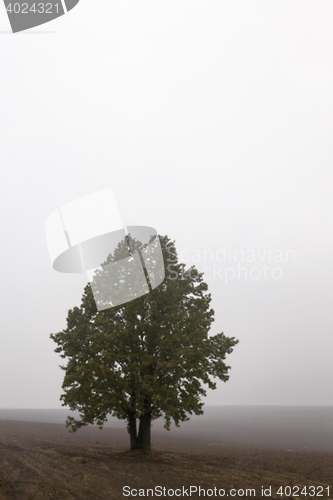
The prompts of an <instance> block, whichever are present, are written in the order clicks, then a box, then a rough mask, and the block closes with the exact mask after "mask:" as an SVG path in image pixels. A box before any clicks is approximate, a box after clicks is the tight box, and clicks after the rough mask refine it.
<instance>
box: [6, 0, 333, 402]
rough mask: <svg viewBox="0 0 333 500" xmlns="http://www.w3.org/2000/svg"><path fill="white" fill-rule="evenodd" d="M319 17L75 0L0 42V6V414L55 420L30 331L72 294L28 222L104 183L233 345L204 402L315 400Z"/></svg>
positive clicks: (249, 6)
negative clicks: (173, 251)
mask: <svg viewBox="0 0 333 500" xmlns="http://www.w3.org/2000/svg"><path fill="white" fill-rule="evenodd" d="M332 20H333V4H332V2H331V1H329V0H323V1H321V2H320V3H318V2H313V1H311V2H309V1H306V0H301V1H290V0H280V1H279V2H271V1H268V0H265V1H257V0H256V1H253V2H246V1H242V2H240V1H237V0H229V1H224V0H218V1H215V0H209V1H195V0H177V1H174V0H168V1H165V2H156V1H153V0H150V1H144V0H140V1H134V0H131V1H127V0H125V1H124V0H81V2H80V3H79V5H78V6H77V7H76V8H75V9H73V10H72V11H71V12H70V13H68V14H67V15H65V16H63V17H61V18H59V19H57V20H55V21H53V22H52V23H49V24H46V25H44V26H41V27H39V28H36V29H35V32H37V33H36V34H32V32H30V33H28V32H27V33H19V34H16V35H12V34H10V33H9V30H10V26H9V22H8V20H7V17H6V12H5V8H4V7H3V6H2V7H1V6H0V31H1V34H0V68H1V79H0V131H1V135H0V137H1V139H0V146H1V173H2V180H1V183H0V208H1V246H0V256H1V301H0V308H1V314H0V407H1V408H57V407H60V405H61V404H60V401H59V396H60V394H61V383H62V379H63V372H62V371H61V370H60V369H59V367H58V365H59V364H60V363H61V361H62V360H60V358H59V357H58V355H57V354H55V353H54V352H53V349H54V348H55V344H54V343H53V342H52V341H51V340H50V338H49V334H50V333H51V332H57V331H59V330H61V329H62V328H64V327H65V325H66V315H67V310H68V309H69V308H71V307H73V306H75V305H79V304H80V298H81V295H82V292H83V287H84V285H85V281H84V277H83V276H79V275H66V274H61V273H57V272H56V271H54V270H53V269H52V265H51V261H50V258H49V255H48V251H47V245H46V238H45V229H44V224H45V220H46V218H47V217H48V216H49V215H50V213H51V212H53V211H54V210H56V209H57V208H59V207H60V206H62V205H63V204H65V203H68V202H70V201H73V200H75V199H77V198H79V197H81V196H85V195H88V194H91V193H94V192H96V191H99V190H102V189H106V188H109V187H111V188H112V189H113V191H114V194H115V197H116V200H117V202H118V206H119V209H120V213H121V216H122V219H123V221H124V223H125V224H128V225H131V224H140V225H148V226H152V227H154V228H156V229H157V231H158V232H159V233H160V234H162V235H164V234H167V235H169V237H170V238H171V239H174V240H175V241H176V247H177V249H178V251H179V253H180V254H181V255H182V257H183V260H187V261H189V259H192V260H195V264H196V265H197V267H198V268H199V269H200V270H204V272H205V276H206V279H207V282H208V284H209V288H210V291H211V293H212V298H213V301H212V306H213V308H214V309H215V323H214V325H213V329H212V332H213V333H217V332H220V331H223V332H224V333H225V334H226V335H227V336H235V337H236V338H238V339H239V340H240V343H239V345H238V346H236V348H235V351H234V353H233V354H232V355H231V356H230V357H229V358H228V363H229V364H230V365H231V366H232V370H231V371H230V380H229V382H227V383H226V384H224V383H222V382H221V383H219V384H218V389H217V390H216V391H209V393H208V397H207V398H206V402H207V404H215V405H224V404H228V405H230V404H238V405H244V404H246V405H252V404H253V405H257V404H258V405H332V404H333V393H332V376H333V364H332V351H333V335H332V334H333V328H332V326H333V319H332V281H333V279H332V278H333V265H332V243H333V237H332V214H333V206H332V205H333V196H332V191H333V189H332V188H333V172H332V163H333V142H332V133H333V92H332V89H333V30H332ZM42 32H44V33H42ZM235 250H238V252H237V254H236V256H235V255H234V251H235ZM205 251H206V252H205ZM229 251H230V252H229ZM288 251H289V253H287V252H288ZM223 252H224V253H223ZM229 253H230V255H229ZM224 256H226V257H225V258H224ZM223 259H224V260H223ZM242 261H243V262H242ZM264 266H266V270H265V271H264V269H263V267H264ZM240 268H242V270H240ZM267 268H269V269H267ZM227 269H228V270H227ZM273 269H274V271H273ZM264 273H266V274H265V275H264ZM272 273H273V274H272ZM229 277H230V279H229Z"/></svg>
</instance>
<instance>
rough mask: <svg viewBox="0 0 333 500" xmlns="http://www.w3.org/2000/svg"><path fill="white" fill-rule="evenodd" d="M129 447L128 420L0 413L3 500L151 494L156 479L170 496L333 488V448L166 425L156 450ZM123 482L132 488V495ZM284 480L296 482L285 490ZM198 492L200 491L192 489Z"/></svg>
mask: <svg viewBox="0 0 333 500" xmlns="http://www.w3.org/2000/svg"><path fill="white" fill-rule="evenodd" d="M124 427H125V426H124ZM128 447H129V436H128V434H127V432H126V429H125V428H124V429H121V428H110V427H109V428H107V427H106V428H104V429H103V431H100V430H99V429H97V428H95V427H89V428H84V429H81V430H79V431H78V432H77V433H75V434H70V433H69V432H68V430H67V429H66V428H65V426H64V425H63V424H54V423H34V422H19V421H9V420H0V500H7V499H12V500H32V499H34V500H44V499H45V500H47V499H52V500H74V499H80V500H115V499H117V500H118V499H124V498H139V497H140V498H145V497H144V496H143V493H145V495H146V497H147V489H150V490H151V489H153V488H155V487H156V486H160V487H162V488H164V487H165V488H166V490H165V494H163V490H159V491H161V492H162V495H161V496H160V498H171V497H172V491H170V492H169V494H168V490H169V489H172V490H174V491H175V495H174V496H173V498H189V497H190V493H191V492H190V490H189V488H190V487H191V486H197V487H198V488H199V486H200V487H201V488H202V489H206V490H212V491H214V488H216V490H215V491H216V492H217V498H218V492H219V490H221V491H220V493H223V491H222V490H224V491H225V496H229V497H230V498H232V497H233V498H244V497H245V492H244V495H243V493H242V490H246V489H255V494H254V492H251V493H249V494H248V496H250V495H251V498H265V496H263V495H262V493H261V487H262V486H264V488H265V489H267V488H269V487H270V486H271V487H272V491H271V498H281V499H283V498H288V497H289V498H290V497H291V495H290V494H289V493H290V491H291V492H294V493H298V495H299V496H298V497H297V496H294V497H293V498H328V492H327V489H326V487H327V486H330V496H332V495H333V453H332V452H331V451H322V452H320V451H314V450H310V449H309V450H300V449H289V450H287V449H274V448H272V447H271V448H254V447H249V446H247V447H242V446H232V445H229V444H223V443H221V442H214V441H213V440H207V439H206V440H200V436H199V435H197V437H195V436H193V435H191V436H189V435H182V434H179V433H178V434H177V435H176V436H172V433H167V432H166V431H162V430H157V431H155V432H154V434H153V448H154V450H153V452H152V453H151V454H142V453H140V452H130V451H128ZM124 486H128V487H129V488H130V489H131V490H133V491H132V493H133V495H131V494H127V496H125V495H124V494H123V493H124V491H123V488H124ZM280 486H282V487H283V488H285V487H288V486H290V487H291V490H290V489H288V488H286V490H283V491H284V492H285V493H286V494H285V495H284V496H281V495H278V494H277V491H278V488H279V487H280ZM304 486H307V489H306V490H305V489H303V493H302V494H301V491H302V488H303V487H304ZM310 486H315V487H317V486H322V487H324V488H325V489H321V488H317V489H313V488H312V489H310ZM140 489H142V490H143V491H141V495H140V491H139V490H140ZM238 489H240V490H241V491H240V492H237V490H238ZM135 490H137V491H135ZM127 492H129V489H127V490H125V493H127ZM136 493H137V496H135V494H136ZM210 493H211V491H210V492H208V493H207V494H206V498H207V496H208V495H209V494H210ZM266 493H268V492H266ZM320 493H321V495H319V494H320ZM214 494H215V493H214ZM214 494H213V498H214V497H215V496H214ZM176 495H177V496H176ZM148 496H149V497H150V498H151V497H152V492H151V491H150V492H148ZM203 497H204V496H203V492H201V496H200V498H203ZM154 498H158V494H155V496H154ZM191 498H199V496H198V493H197V492H194V490H192V494H191Z"/></svg>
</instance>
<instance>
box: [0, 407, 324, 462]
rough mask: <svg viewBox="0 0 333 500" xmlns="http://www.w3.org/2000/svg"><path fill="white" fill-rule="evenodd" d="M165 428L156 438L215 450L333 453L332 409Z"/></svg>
mask: <svg viewBox="0 0 333 500" xmlns="http://www.w3.org/2000/svg"><path fill="white" fill-rule="evenodd" d="M68 415H70V416H74V417H77V418H78V416H79V414H78V412H69V411H67V410H65V409H58V410H0V420H17V421H22V422H48V423H55V424H64V423H65V421H66V417H67V416H68ZM163 426H164V421H163V419H158V420H154V421H153V425H152V436H153V440H154V436H159V437H162V438H166V439H168V440H169V441H171V442H172V441H173V440H177V442H178V443H179V442H183V443H184V446H185V445H186V442H189V441H196V442H198V443H207V444H209V445H210V446H236V447H258V448H271V449H286V450H290V451H293V450H303V451H306V450H308V451H309V450H317V451H329V452H332V451H333V441H332V433H333V408H332V407H330V406H317V407H311V406H297V407H295V406H223V407H222V406H206V408H205V411H204V415H200V416H199V415H198V416H196V415H194V416H191V419H190V420H189V421H187V422H182V423H181V424H180V427H176V426H175V425H174V424H172V425H171V430H170V431H167V430H165V429H164V428H163ZM88 427H89V428H90V427H91V426H88ZM108 428H117V429H123V430H124V429H126V422H125V421H124V420H118V419H116V418H112V417H110V418H109V420H108V421H107V422H106V423H105V425H104V429H108ZM85 429H86V428H82V429H79V430H78V431H77V436H79V435H80V434H81V433H82V434H83V435H85V434H86V431H85ZM100 432H102V433H103V430H101V431H100ZM104 434H106V432H104ZM111 441H112V440H111ZM110 444H112V442H110Z"/></svg>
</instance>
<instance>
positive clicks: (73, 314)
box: [51, 236, 238, 451]
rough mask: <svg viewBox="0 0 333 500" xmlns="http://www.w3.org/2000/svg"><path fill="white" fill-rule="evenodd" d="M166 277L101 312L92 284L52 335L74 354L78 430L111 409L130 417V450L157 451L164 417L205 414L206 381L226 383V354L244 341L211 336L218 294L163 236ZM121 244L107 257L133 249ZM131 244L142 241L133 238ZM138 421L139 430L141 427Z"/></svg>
mask: <svg viewBox="0 0 333 500" xmlns="http://www.w3.org/2000/svg"><path fill="white" fill-rule="evenodd" d="M159 239H160V243H161V248H162V253H163V259H164V263H165V272H166V276H165V279H164V281H163V283H162V284H161V285H160V286H158V287H157V288H155V289H154V290H152V291H150V293H149V294H146V295H144V296H142V297H139V298H137V299H135V300H133V301H131V302H127V303H125V304H122V305H119V306H116V307H113V308H108V309H105V310H103V311H99V312H98V311H97V308H96V304H95V301H94V297H93V294H92V290H91V286H90V285H89V284H88V285H87V286H86V287H85V289H84V294H83V297H82V303H81V306H80V307H74V308H73V309H71V310H69V312H68V316H67V328H66V329H64V330H63V331H61V332H59V333H55V334H51V338H52V339H53V340H54V341H55V342H56V344H57V346H58V347H57V348H56V349H55V352H57V353H60V356H61V357H62V358H64V359H67V360H68V362H67V365H66V366H62V367H61V368H62V369H63V370H64V371H65V377H64V381H63V385H62V388H63V390H64V394H62V396H61V400H62V402H63V406H68V407H69V408H70V409H71V410H79V411H80V419H79V420H76V419H74V418H73V417H68V419H67V424H66V425H67V427H71V430H72V431H73V432H74V431H76V430H77V429H78V428H80V427H81V426H85V425H88V424H93V423H97V425H98V426H99V427H100V428H102V426H103V424H104V422H105V421H106V420H107V416H108V415H109V414H111V415H112V416H115V417H117V418H119V419H124V420H127V425H128V426H127V428H128V432H129V434H130V443H131V449H142V450H143V451H150V449H151V422H152V421H153V420H154V419H156V418H158V417H164V420H165V428H166V429H168V430H169V429H170V424H171V421H172V420H173V421H174V423H175V424H176V426H179V423H180V422H182V421H186V420H189V415H191V414H193V413H194V414H196V415H200V414H203V410H202V407H203V402H202V401H201V398H202V397H203V396H205V395H206V391H205V387H204V386H205V385H206V386H208V387H209V388H210V389H215V388H216V383H215V382H214V380H213V379H214V378H218V379H220V380H222V381H224V382H226V381H227V380H228V378H229V375H228V370H229V368H230V367H229V366H227V365H226V364H225V358H226V355H227V354H230V353H231V352H232V351H233V347H234V346H235V345H236V344H237V343H238V340H236V339H235V338H229V337H226V336H225V335H224V334H223V333H219V334H217V335H213V336H209V335H208V333H209V330H210V327H211V324H212V322H213V321H214V311H213V309H211V308H210V302H211V295H210V294H209V293H208V286H207V284H206V283H205V282H204V281H203V273H199V272H198V271H197V269H196V268H195V267H194V266H192V267H190V268H189V269H187V270H186V268H185V265H184V264H182V263H179V262H178V256H177V252H176V250H175V247H174V242H171V241H170V239H169V238H168V237H167V236H163V237H161V236H160V237H159ZM127 244H128V240H127V243H123V244H119V245H118V247H117V248H116V250H115V252H114V254H113V255H110V256H109V257H108V262H112V261H113V260H114V259H117V258H118V259H119V257H120V256H122V255H125V254H126V252H125V251H126V246H127ZM131 245H132V248H135V249H139V248H140V243H139V242H138V241H137V240H135V239H132V241H131ZM137 421H138V422H139V429H137Z"/></svg>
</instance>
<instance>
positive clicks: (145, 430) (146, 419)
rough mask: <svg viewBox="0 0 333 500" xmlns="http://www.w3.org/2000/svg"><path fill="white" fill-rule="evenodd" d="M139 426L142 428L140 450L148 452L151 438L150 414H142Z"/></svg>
mask: <svg viewBox="0 0 333 500" xmlns="http://www.w3.org/2000/svg"><path fill="white" fill-rule="evenodd" d="M140 427H141V428H142V451H143V452H149V451H151V439H150V430H151V418H150V415H144V416H143V417H141V418H140Z"/></svg>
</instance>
